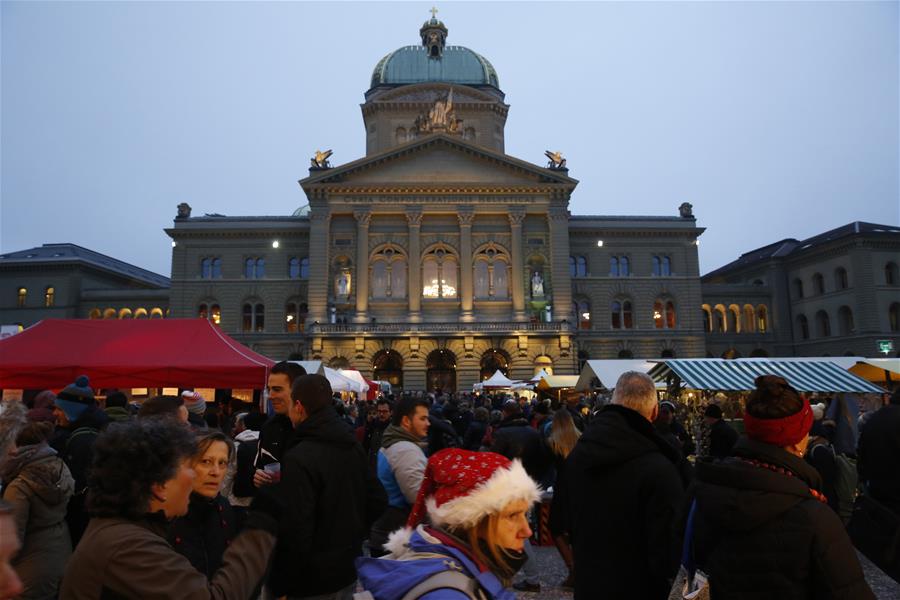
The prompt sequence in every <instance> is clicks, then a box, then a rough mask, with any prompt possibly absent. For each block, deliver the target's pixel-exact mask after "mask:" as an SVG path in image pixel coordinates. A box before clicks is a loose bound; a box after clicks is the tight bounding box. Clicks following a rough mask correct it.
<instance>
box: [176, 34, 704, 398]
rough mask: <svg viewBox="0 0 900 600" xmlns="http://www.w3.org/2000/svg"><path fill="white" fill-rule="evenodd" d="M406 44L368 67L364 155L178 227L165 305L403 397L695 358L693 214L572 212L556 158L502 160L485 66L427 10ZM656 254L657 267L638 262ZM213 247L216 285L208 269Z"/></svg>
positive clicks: (501, 109) (490, 71)
mask: <svg viewBox="0 0 900 600" xmlns="http://www.w3.org/2000/svg"><path fill="white" fill-rule="evenodd" d="M418 37H419V40H420V43H418V44H416V45H408V46H402V47H400V48H398V49H396V50H394V51H392V52H389V53H388V54H386V55H384V56H383V58H381V59H380V60H377V62H375V66H374V69H373V71H372V77H371V80H370V81H369V82H368V83H369V89H368V90H367V91H366V92H365V94H364V100H365V101H364V102H363V104H362V106H361V109H362V116H363V123H364V127H365V135H366V154H365V156H363V157H361V158H359V159H357V160H353V161H351V162H347V163H344V164H331V160H330V152H317V153H316V156H314V157H313V158H312V160H311V163H310V169H309V176H308V177H306V178H304V179H302V180H301V181H300V186H301V188H302V189H303V191H304V193H305V195H306V198H307V200H308V206H304V207H303V208H301V209H298V210H297V211H295V212H294V213H293V215H291V216H284V217H222V216H218V215H212V216H209V215H208V216H204V217H191V216H190V214H189V211H188V213H187V214H184V213H182V214H181V215H180V217H179V218H177V219H176V220H175V225H174V227H173V228H171V229H169V230H167V231H168V233H169V234H170V236H171V237H172V238H173V240H175V241H176V242H177V243H176V245H175V247H174V249H173V262H172V264H173V278H172V296H171V297H172V301H171V311H172V314H173V316H182V317H189V316H196V315H201V316H207V317H208V318H214V319H215V320H216V321H217V322H219V323H220V325H221V326H222V327H223V328H224V329H225V330H226V331H227V332H228V333H230V334H232V335H234V336H235V337H236V338H238V339H240V340H241V341H243V342H244V343H246V344H248V345H250V346H251V347H252V348H253V349H255V350H257V351H259V352H262V353H264V354H267V355H269V356H272V357H273V358H284V357H286V356H288V355H289V354H292V353H294V354H299V355H301V356H303V357H304V358H306V359H318V360H322V361H324V362H326V363H327V364H330V365H332V366H340V367H352V368H355V369H358V370H359V371H361V372H362V373H363V374H364V375H365V376H367V377H370V378H374V379H385V380H389V381H390V382H391V383H392V384H393V385H395V386H398V387H400V388H405V389H429V390H448V391H449V390H465V389H471V386H472V384H474V383H476V382H478V381H480V380H482V379H484V378H486V377H488V376H490V375H491V374H493V373H494V372H495V371H496V370H498V369H499V370H500V371H502V372H504V373H506V374H507V375H508V376H510V377H512V378H515V379H530V378H531V377H532V376H533V375H534V373H535V372H536V370H539V369H541V368H543V369H545V370H547V371H551V372H553V373H556V374H575V373H577V372H578V369H579V366H580V362H583V360H585V359H587V358H616V357H623V356H635V357H642V356H653V357H656V356H660V355H661V354H664V353H670V354H674V353H677V354H678V355H679V356H702V355H703V354H704V352H705V348H704V339H703V329H702V327H703V324H702V321H701V319H700V317H699V311H698V310H696V307H698V306H700V304H701V298H700V285H699V273H698V264H697V250H696V245H695V241H696V238H697V236H698V235H699V234H700V233H701V232H702V229H699V228H697V226H696V221H695V219H694V217H693V215H692V214H691V212H690V209H689V208H688V209H687V210H684V209H683V210H682V211H681V214H680V215H679V216H672V217H570V215H569V210H568V208H569V199H570V197H571V195H572V193H573V192H574V191H575V189H576V187H577V185H578V181H577V180H576V179H573V178H572V177H571V176H570V174H569V171H568V169H567V168H566V162H565V159H564V158H563V157H562V156H561V155H560V154H559V153H552V152H547V156H548V158H550V162H548V163H546V164H543V165H536V164H533V163H530V162H527V161H524V160H521V159H519V158H516V157H513V156H509V155H507V154H506V153H505V144H504V129H505V127H506V120H507V116H508V114H509V108H510V107H509V105H508V104H506V101H505V100H506V99H505V95H504V93H503V90H502V89H501V87H500V78H499V76H498V74H497V71H496V69H495V68H494V66H493V65H492V64H491V62H490V60H489V59H488V58H486V57H485V56H484V55H482V54H480V53H478V52H476V51H474V50H472V49H470V48H467V47H465V46H459V45H448V44H447V40H448V37H449V30H448V28H447V26H446V25H445V24H444V23H442V22H441V21H439V20H437V19H436V18H434V17H432V18H431V19H429V20H427V21H426V22H425V23H424V24H423V25H422V26H421V28H420V29H419V36H418ZM539 150H543V149H539ZM600 240H606V242H607V245H606V246H603V245H602V244H598V241H600ZM276 241H277V244H275V242H276ZM276 245H277V247H276ZM661 257H665V261H666V265H667V269H668V271H667V272H666V273H665V274H663V273H661V272H653V271H652V269H653V268H654V267H653V265H654V264H656V263H654V262H653V261H654V260H656V261H657V262H659V261H660V260H662V258H661ZM216 259H219V260H220V261H221V263H220V264H221V271H220V277H219V278H218V279H216V278H215V277H212V278H210V277H204V276H203V274H204V273H207V274H208V272H205V271H202V269H201V268H200V265H202V264H204V263H203V261H204V260H216ZM217 264H218V263H217ZM613 264H614V265H615V267H614V268H613V267H611V265H613ZM213 307H215V308H213ZM682 307H691V308H689V309H688V308H684V309H683V310H682ZM656 309H659V310H656ZM655 311H656V312H655ZM660 311H661V314H660V316H656V313H658V312H660ZM676 311H678V314H677V317H676ZM213 315H214V316H213Z"/></svg>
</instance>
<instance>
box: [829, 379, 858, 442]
mask: <svg viewBox="0 0 900 600" xmlns="http://www.w3.org/2000/svg"><path fill="white" fill-rule="evenodd" d="M825 419H826V420H830V421H834V433H833V434H832V436H831V438H832V439H831V443H832V445H833V446H834V451H835V452H837V453H838V454H846V455H847V456H852V457H855V456H856V442H857V438H859V423H858V421H859V399H858V398H857V397H856V396H855V395H854V394H838V395H837V396H835V397H834V399H833V400H832V401H831V404H829V405H828V409H827V410H826V412H825Z"/></svg>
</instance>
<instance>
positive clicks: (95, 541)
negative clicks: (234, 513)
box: [60, 512, 276, 600]
mask: <svg viewBox="0 0 900 600" xmlns="http://www.w3.org/2000/svg"><path fill="white" fill-rule="evenodd" d="M254 516H255V517H256V520H255V521H254V525H253V526H252V527H251V525H250V524H249V523H248V525H247V528H245V529H244V531H243V532H242V533H241V534H240V535H239V536H238V537H237V538H235V540H234V542H233V543H232V544H231V545H230V546H229V548H228V550H227V551H226V552H225V556H224V557H223V560H222V563H223V564H222V568H221V569H219V571H218V572H216V573H215V574H214V575H213V577H212V579H207V578H206V575H204V574H203V573H201V572H200V571H198V570H197V569H195V568H194V567H193V565H191V563H190V562H189V561H188V559H187V558H185V557H184V556H182V555H181V554H178V552H176V551H175V550H174V549H173V548H172V546H170V545H169V543H168V542H167V541H166V537H165V536H166V528H167V522H166V520H165V518H164V517H163V514H162V512H159V513H157V514H154V515H147V516H146V517H144V518H143V519H140V520H138V521H132V520H128V519H123V518H118V517H115V518H97V517H95V518H93V519H91V523H90V525H88V528H87V531H85V533H84V538H83V539H82V540H81V543H80V544H79V545H78V548H76V549H75V552H74V554H72V558H71V560H69V564H68V566H67V567H66V575H65V577H64V578H63V585H62V591H61V593H60V600H100V599H101V598H102V599H103V600H126V599H132V598H141V600H173V599H174V598H178V599H179V600H207V599H216V600H225V599H228V600H246V599H247V598H250V597H251V595H252V594H253V592H254V590H255V589H256V588H257V586H258V584H259V581H260V580H261V579H262V577H263V575H264V573H265V571H266V567H267V566H268V564H269V556H270V555H271V552H272V548H273V547H274V545H275V536H274V535H273V533H272V532H273V531H274V530H275V527H276V523H275V520H274V519H272V518H271V517H269V516H268V515H262V514H258V515H254Z"/></svg>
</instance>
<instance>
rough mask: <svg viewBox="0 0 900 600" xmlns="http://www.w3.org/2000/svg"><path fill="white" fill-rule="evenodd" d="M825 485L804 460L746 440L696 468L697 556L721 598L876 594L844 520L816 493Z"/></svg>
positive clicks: (857, 599) (860, 598)
mask: <svg viewBox="0 0 900 600" xmlns="http://www.w3.org/2000/svg"><path fill="white" fill-rule="evenodd" d="M751 460H752V461H756V464H753V463H751V462H748V461H751ZM820 482H821V480H820V477H819V474H818V473H817V472H816V470H815V469H813V468H812V467H811V466H810V465H808V464H807V463H806V462H805V461H804V460H803V459H802V458H799V457H797V456H794V455H792V454H789V453H788V452H787V451H785V450H783V449H782V448H778V447H776V446H771V445H769V444H763V443H761V442H755V441H752V440H748V439H746V438H741V440H740V441H738V443H737V445H736V446H735V448H734V451H733V457H732V458H728V459H725V460H723V461H716V462H711V463H701V464H700V465H699V466H698V467H697V483H696V485H695V487H694V488H692V492H691V493H692V495H693V496H694V497H695V498H696V514H695V517H694V555H695V558H696V561H697V564H698V566H700V567H701V568H702V569H704V571H705V572H706V573H707V574H708V575H709V581H710V586H711V590H712V594H713V598H714V599H715V600H720V599H729V600H730V599H735V600H737V599H745V598H746V599H751V598H752V599H760V600H762V599H765V600H781V599H784V600H787V599H794V598H796V599H798V600H799V599H808V598H815V599H816V600H826V599H829V598H842V599H847V600H851V599H853V600H866V599H869V598H874V597H875V596H874V595H873V594H872V590H871V589H869V586H868V584H867V583H866V580H865V578H864V577H863V572H862V569H861V568H860V565H859V560H858V559H857V557H856V552H855V550H854V549H853V545H852V544H851V542H850V539H849V537H848V536H847V533H846V531H845V530H844V527H843V525H842V524H841V521H840V519H839V518H838V517H837V515H836V514H835V513H834V511H833V510H831V508H829V507H828V505H827V504H826V503H825V502H823V501H821V500H819V499H817V498H815V497H814V495H813V494H812V492H811V491H810V489H816V490H818V489H819V487H820V485H821V483H820Z"/></svg>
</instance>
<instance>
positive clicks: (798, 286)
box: [793, 279, 803, 300]
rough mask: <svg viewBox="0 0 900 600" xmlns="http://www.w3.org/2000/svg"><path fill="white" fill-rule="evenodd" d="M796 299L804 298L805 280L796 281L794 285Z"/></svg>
mask: <svg viewBox="0 0 900 600" xmlns="http://www.w3.org/2000/svg"><path fill="white" fill-rule="evenodd" d="M793 286H794V298H796V299H797V300H799V299H801V298H803V280H801V279H795V280H794V283H793Z"/></svg>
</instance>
